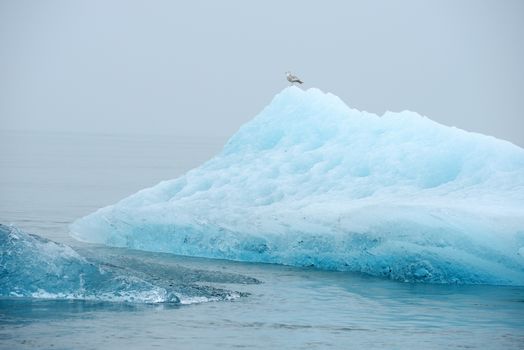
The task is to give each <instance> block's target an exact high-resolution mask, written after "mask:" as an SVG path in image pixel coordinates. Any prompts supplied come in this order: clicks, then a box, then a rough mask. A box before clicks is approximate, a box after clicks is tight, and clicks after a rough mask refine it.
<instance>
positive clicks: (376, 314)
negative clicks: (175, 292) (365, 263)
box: [0, 132, 524, 349]
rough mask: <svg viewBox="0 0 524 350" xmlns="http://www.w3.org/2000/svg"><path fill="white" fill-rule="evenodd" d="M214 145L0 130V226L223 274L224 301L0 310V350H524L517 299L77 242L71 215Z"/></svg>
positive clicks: (169, 174) (522, 310) (486, 291)
mask: <svg viewBox="0 0 524 350" xmlns="http://www.w3.org/2000/svg"><path fill="white" fill-rule="evenodd" d="M224 141H225V140H224V139H223V138H216V139H205V140H204V139H202V140H194V139H189V138H187V137H167V136H163V137H154V136H147V137H146V136H117V135H82V134H60V133H55V134H52V133H26V132H0V168H1V173H0V222H2V223H13V224H16V225H17V226H19V227H21V228H22V229H25V230H27V231H30V232H33V233H37V234H39V235H42V236H45V237H47V238H50V239H53V240H55V241H60V242H63V243H67V244H70V245H73V246H74V247H76V248H77V249H79V250H82V251H83V252H91V253H92V254H97V255H100V256H113V257H123V256H125V257H130V258H133V259H136V260H137V261H142V262H143V263H145V264H153V263H154V264H160V265H162V266H166V267H169V266H178V267H182V268H185V267H187V268H190V269H201V270H206V271H210V272H214V271H220V272H232V273H238V274H242V275H245V276H250V277H254V278H256V279H258V280H260V281H261V282H262V283H261V284H245V285H244V284H217V286H218V287H223V288H228V289H232V290H236V291H240V292H245V293H249V295H248V296H245V297H242V298H240V299H237V300H235V301H222V302H209V303H202V304H193V305H184V306H169V305H136V304H135V305H134V304H118V303H97V302H81V301H49V300H28V299H23V300H14V299H3V300H1V299H0V348H4V349H26V348H31V349H33V348H38V349H121V348H126V349H144V348H177V349H206V348H243V347H245V348H262V349H268V348H286V349H288V348H289V349H291V348H297V349H298V348H300V349H303V348H311V349H325V348H335V349H348V348H354V349H358V348H366V349H433V348H436V349H441V348H460V349H462V348H479V349H504V348H508V349H516V348H524V288H517V287H495V286H439V285H420V284H419V285H417V284H415V285H414V284H405V283H398V282H391V281H386V280H381V279H377V278H371V277H367V276H363V275H359V274H351V273H337V272H325V271H318V270H312V269H300V268H290V267H286V266H276V265H264V264H247V263H238V262H229V261H221V260H208V259H199V258H189V257H180V256H173V255H167V254H157V253H148V252H139V251H129V250H125V249H116V248H108V247H99V246H92V245H84V244H81V243H79V242H76V241H74V240H73V239H71V238H70V237H69V236H68V232H67V226H68V224H69V223H70V222H71V221H72V220H74V219H75V218H77V217H80V216H82V215H85V214H87V213H89V212H91V211H93V210H95V209H97V208H98V207H101V206H104V205H107V204H111V203H113V202H115V201H117V200H119V199H120V198H123V197H124V196H126V195H128V194H131V193H133V192H135V191H137V190H139V189H141V188H144V187H148V186H151V185H154V184H156V183H157V182H158V181H160V180H162V179H167V178H173V177H176V176H178V175H180V174H181V173H183V172H185V171H187V170H188V169H190V168H192V167H195V166H197V165H198V164H200V163H202V162H203V161H205V160H206V159H208V158H210V157H211V156H212V155H213V154H215V153H217V152H218V151H219V150H220V148H221V145H222V144H223V142H224Z"/></svg>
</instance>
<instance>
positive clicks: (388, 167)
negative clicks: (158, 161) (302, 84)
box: [71, 87, 524, 285]
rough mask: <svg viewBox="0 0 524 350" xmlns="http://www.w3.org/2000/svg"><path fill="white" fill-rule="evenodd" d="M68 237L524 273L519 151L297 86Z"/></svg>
mask: <svg viewBox="0 0 524 350" xmlns="http://www.w3.org/2000/svg"><path fill="white" fill-rule="evenodd" d="M71 231H72V234H73V236H74V237H76V238H78V239H80V240H84V241H89V242H97V243H104V244H107V245H112V246H121V247H130V248H134V249H142V250H151V251H161V252H170V253H176V254H183V255H194V256H203V257H211V258H225V259H234V260H243V261H253V262H269V263H279V264H289V265H296V266H316V267H319V268H323V269H333V270H347V271H359V272H364V273H368V274H371V275H376V276H385V277H388V278H392V279H396V280H401V281H423V282H433V283H489V284H513V285H522V284H524V257H523V256H522V255H523V253H522V252H523V251H524V249H523V248H524V150H523V149H521V148H519V147H517V146H515V145H513V144H511V143H509V142H506V141H502V140H498V139H496V138H493V137H489V136H485V135H481V134H476V133H471V132H466V131H463V130H460V129H457V128H453V127H446V126H443V125H440V124H438V123H436V122H434V121H432V120H430V119H428V118H426V117H422V116H420V115H418V114H416V113H413V112H407V111H406V112H401V113H391V112H387V113H386V114H384V115H383V116H382V117H379V116H377V115H374V114H371V113H367V112H361V111H358V110H355V109H351V108H349V107H347V106H346V105H345V104H344V103H343V102H342V101H341V100H340V99H339V98H338V97H336V96H334V95H332V94H325V93H323V92H321V91H320V90H318V89H309V90H307V91H302V90H300V89H298V88H296V87H290V88H287V89H285V90H284V91H282V92H281V93H280V94H278V95H277V96H276V97H275V98H274V99H273V101H272V102H271V104H270V105H269V106H268V107H266V108H265V109H264V110H263V111H262V112H261V113H260V114H259V115H258V116H257V117H255V118H254V119H253V120H252V121H250V122H248V123H247V124H246V125H244V126H243V127H242V128H241V129H240V130H239V131H238V132H237V133H236V134H235V135H234V136H233V137H232V138H231V139H230V140H229V142H228V143H227V144H226V145H225V147H224V149H223V150H222V152H221V153H220V154H218V155H217V156H216V157H214V158H213V159H211V160H209V161H208V162H206V163H205V164H203V165H201V166H200V167H198V168H196V169H194V170H191V171H189V172H188V173H187V174H185V175H184V176H182V177H180V178H177V179H174V180H169V181H164V182H161V183H159V184H158V185H156V186H154V187H152V188H148V189H144V190H142V191H139V192H138V193H136V194H134V195H132V196H130V197H128V198H126V199H123V200H122V201H120V202H119V203H117V204H115V205H111V206H108V207H106V208H102V209H100V210H98V211H97V212H95V213H93V214H91V215H89V216H87V217H84V218H82V219H79V220H78V221H76V222H75V223H74V224H73V225H72V226H71Z"/></svg>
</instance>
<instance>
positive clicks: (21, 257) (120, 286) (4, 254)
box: [0, 224, 258, 304]
mask: <svg viewBox="0 0 524 350" xmlns="http://www.w3.org/2000/svg"><path fill="white" fill-rule="evenodd" d="M98 255H100V254H98ZM106 255H107V254H106ZM118 255H121V252H120V254H118ZM214 282H219V283H229V284H231V283H241V284H249V283H258V281H257V280H256V279H253V278H250V277H246V276H241V275H235V274H228V273H223V272H221V273H219V272H213V271H201V270H193V269H188V268H184V267H182V266H176V265H175V266H173V265H172V264H170V263H169V264H166V265H158V264H154V263H152V262H149V263H148V264H144V263H143V262H141V261H135V260H134V259H132V258H131V257H119V258H115V257H111V256H97V257H95V256H86V255H85V254H82V255H81V254H80V253H78V252H77V251H76V250H74V249H72V248H71V247H69V246H67V245H64V244H59V243H55V242H53V241H50V240H48V239H46V238H43V237H40V236H37V235H33V234H29V233H26V232H24V231H22V230H20V229H18V228H16V227H14V226H6V225H2V224H0V297H11V298H19V297H26V298H43V299H75V300H92V301H109V302H133V303H175V304H191V303H199V302H205V301H214V300H230V299H235V298H237V297H240V296H241V293H238V292H234V291H229V290H223V289H218V288H215V287H212V286H209V285H208V283H214Z"/></svg>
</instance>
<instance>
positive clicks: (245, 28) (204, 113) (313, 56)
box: [0, 0, 524, 147]
mask: <svg viewBox="0 0 524 350" xmlns="http://www.w3.org/2000/svg"><path fill="white" fill-rule="evenodd" d="M523 19H524V3H523V2H520V1H506V2H503V3H499V2H496V1H484V2H482V3H478V2H475V1H462V2H460V3H455V2H452V1H439V2H436V1H430V2H424V3H422V2H417V1H397V2H395V3H392V2H388V1H370V2H341V1H330V2H323V3H316V2H310V1H305V2H304V1H289V2H285V3H280V2H277V1H269V2H263V3H249V4H248V3H244V2H241V1H221V2H206V1H194V2H190V3H182V4H181V3H172V2H169V1H152V2H142V1H120V0H118V1H108V2H104V1H92V2H79V1H46V2H32V1H16V2H15V1H6V0H3V1H2V0H0V44H1V45H2V48H3V50H2V51H3V54H2V55H1V56H0V74H1V75H2V77H3V79H2V81H1V82H0V116H1V123H0V130H41V131H56V132H83V133H117V134H148V135H149V134H150V135H155V134H172V135H173V136H182V135H183V136H187V137H197V136H199V137H211V136H216V137H221V138H224V139H225V138H227V137H229V136H231V135H232V134H233V133H234V132H235V131H236V130H237V129H238V128H239V127H240V126H241V125H242V124H244V123H245V122H247V121H249V120H250V119H251V118H253V117H254V116H255V115H256V114H258V113H259V112H260V111H261V110H262V109H263V108H264V107H265V106H266V105H267V104H269V102H270V101H271V99H272V97H273V96H274V95H275V94H277V93H278V92H280V91H281V90H282V89H283V88H284V87H286V86H287V85H288V83H287V81H286V80H285V76H284V72H285V71H287V70H291V71H292V72H294V73H296V74H297V75H299V76H300V77H301V78H302V79H303V80H304V81H305V84H304V88H305V89H307V88H310V87H316V88H319V89H321V90H322V91H325V92H331V93H333V94H335V95H337V96H339V97H340V98H341V99H342V100H343V101H344V102H345V103H346V104H347V105H348V106H350V107H352V108H357V109H360V110H366V111H369V112H372V113H376V114H378V115H382V114H383V113H384V112H385V111H387V110H390V111H394V112H398V111H402V110H411V111H414V112H417V113H419V114H421V115H425V116H428V117H429V118H431V119H433V120H435V121H437V122H439V123H442V124H445V125H449V126H456V127H459V128H461V129H465V130H468V131H474V132H479V133H483V134H487V135H492V136H495V137H497V138H501V139H505V140H508V141H510V142H513V143H515V144H517V145H519V146H521V147H524V132H523V131H524V121H523V114H524V113H523V112H522V111H523V110H524V99H523V98H522V93H523V91H524V68H523V67H522V64H521V62H524V40H523V39H524V21H523Z"/></svg>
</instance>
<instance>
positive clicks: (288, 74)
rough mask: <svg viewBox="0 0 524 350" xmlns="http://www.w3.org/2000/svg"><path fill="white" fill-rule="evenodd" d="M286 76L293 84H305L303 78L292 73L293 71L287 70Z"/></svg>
mask: <svg viewBox="0 0 524 350" xmlns="http://www.w3.org/2000/svg"><path fill="white" fill-rule="evenodd" d="M286 78H287V81H289V82H290V83H291V84H295V83H299V84H303V83H304V82H303V81H302V80H300V78H299V77H297V76H296V75H293V74H291V72H286Z"/></svg>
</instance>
